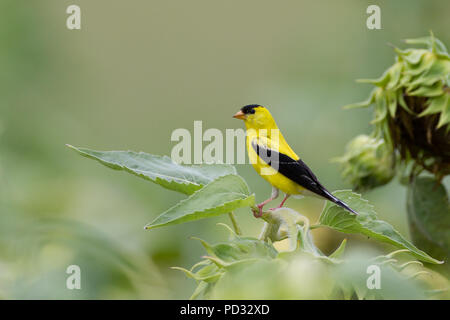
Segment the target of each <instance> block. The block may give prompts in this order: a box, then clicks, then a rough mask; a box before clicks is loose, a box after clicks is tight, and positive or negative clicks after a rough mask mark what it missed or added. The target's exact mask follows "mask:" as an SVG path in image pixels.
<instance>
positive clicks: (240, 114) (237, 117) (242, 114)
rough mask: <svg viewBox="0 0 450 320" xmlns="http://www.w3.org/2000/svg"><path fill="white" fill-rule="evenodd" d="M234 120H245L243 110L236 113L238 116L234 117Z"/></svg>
mask: <svg viewBox="0 0 450 320" xmlns="http://www.w3.org/2000/svg"><path fill="white" fill-rule="evenodd" d="M233 118H236V119H241V120H244V119H245V113H243V112H242V111H241V110H239V111H238V112H236V114H235V115H234V116H233Z"/></svg>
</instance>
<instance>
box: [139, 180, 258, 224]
mask: <svg viewBox="0 0 450 320" xmlns="http://www.w3.org/2000/svg"><path fill="white" fill-rule="evenodd" d="M254 203H255V196H254V195H253V194H252V195H251V194H250V191H249V188H248V186H247V184H246V182H245V181H244V180H243V179H242V178H241V177H240V176H238V175H227V176H222V177H219V178H217V179H216V180H214V181H212V182H210V183H209V184H207V185H206V186H205V187H203V188H202V189H200V190H198V191H196V192H195V193H194V194H192V195H191V196H190V197H189V198H187V199H184V200H182V201H180V202H179V203H178V204H176V205H175V206H173V207H172V208H170V209H169V210H167V211H166V212H164V213H162V214H161V215H160V216H158V217H157V218H156V219H155V220H153V221H152V222H151V223H149V224H148V225H147V226H145V228H146V229H153V228H157V227H162V226H167V225H173V224H179V223H184V222H188V221H194V220H199V219H203V218H210V217H214V216H218V215H221V214H224V213H228V212H230V211H233V210H235V209H237V208H240V207H247V206H252V205H254Z"/></svg>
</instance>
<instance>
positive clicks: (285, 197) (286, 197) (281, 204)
mask: <svg viewBox="0 0 450 320" xmlns="http://www.w3.org/2000/svg"><path fill="white" fill-rule="evenodd" d="M289 196H290V194H286V195H285V196H284V199H283V201H281V203H280V205H279V206H278V207H275V208H272V209H270V210H275V209H280V208H281V207H282V206H283V205H284V203H285V202H286V200H287V199H288V198H289Z"/></svg>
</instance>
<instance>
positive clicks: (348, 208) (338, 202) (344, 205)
mask: <svg viewBox="0 0 450 320" xmlns="http://www.w3.org/2000/svg"><path fill="white" fill-rule="evenodd" d="M326 195H327V197H326V198H327V199H328V200H330V201H331V202H333V203H336V204H337V205H338V206H340V207H342V208H344V209H345V210H347V211H349V212H351V213H354V214H356V215H358V212H356V211H355V210H353V209H352V208H350V207H349V206H348V205H347V204H346V203H345V202H344V201H341V200H339V199H338V198H336V197H335V196H333V195H332V194H331V193H330V192H328V191H326Z"/></svg>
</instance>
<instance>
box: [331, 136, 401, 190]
mask: <svg viewBox="0 0 450 320" xmlns="http://www.w3.org/2000/svg"><path fill="white" fill-rule="evenodd" d="M335 160H336V161H337V162H339V163H341V165H342V176H343V177H344V179H346V180H348V181H349V182H350V183H351V184H352V185H353V188H355V189H357V190H368V189H373V188H375V187H378V186H382V185H384V184H386V183H388V182H389V181H391V179H392V178H393V177H394V175H395V171H394V165H395V162H394V156H393V153H392V150H390V148H389V147H388V145H387V144H386V143H385V141H384V140H383V139H376V138H372V137H369V136H367V135H359V136H357V137H356V138H354V139H353V140H351V141H350V142H349V143H348V144H347V147H346V153H345V154H344V156H342V157H340V158H337V159H335Z"/></svg>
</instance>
